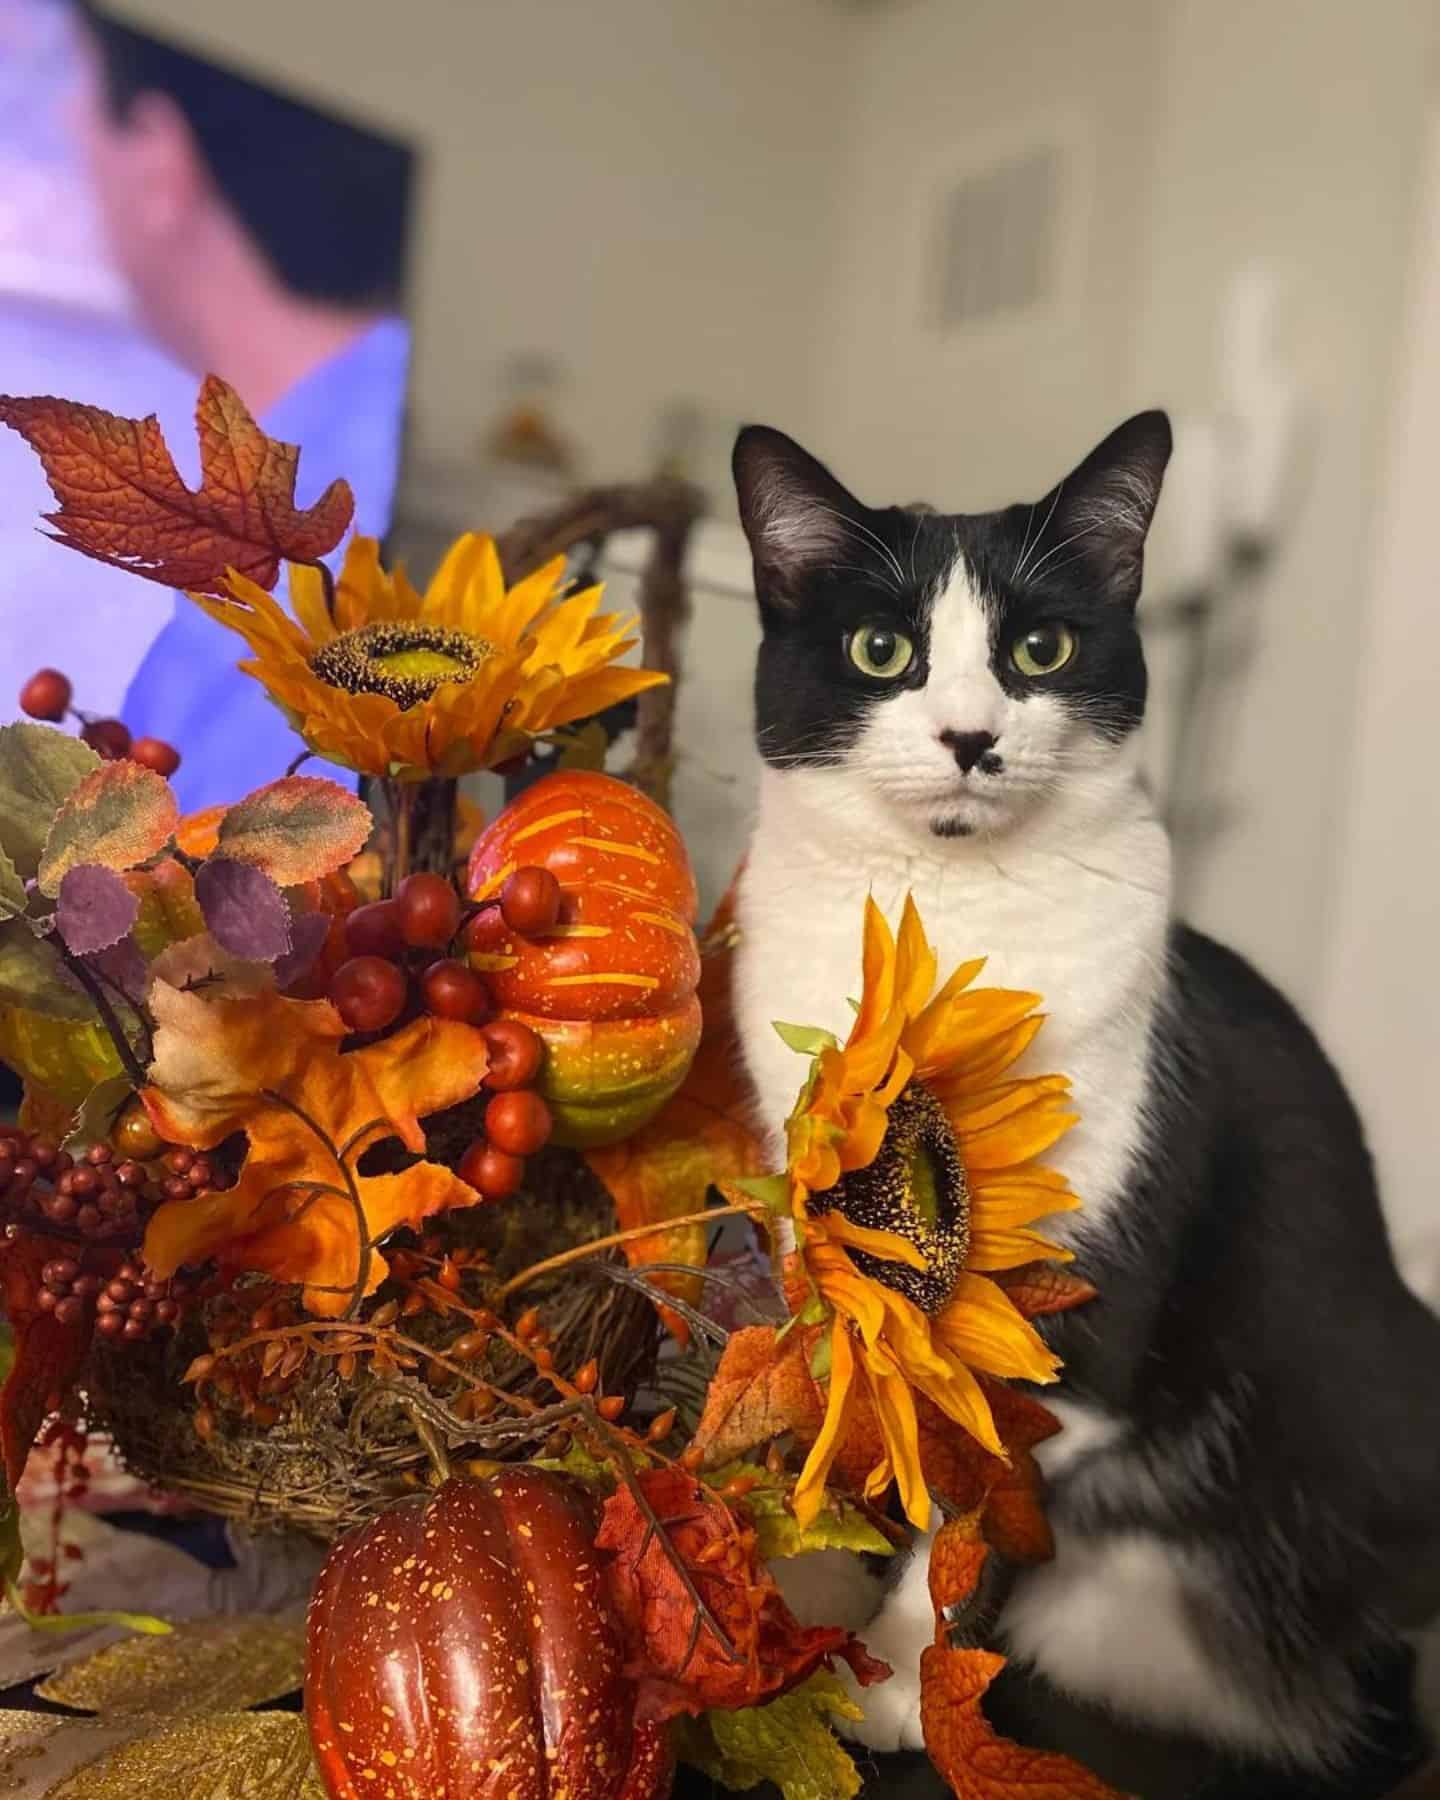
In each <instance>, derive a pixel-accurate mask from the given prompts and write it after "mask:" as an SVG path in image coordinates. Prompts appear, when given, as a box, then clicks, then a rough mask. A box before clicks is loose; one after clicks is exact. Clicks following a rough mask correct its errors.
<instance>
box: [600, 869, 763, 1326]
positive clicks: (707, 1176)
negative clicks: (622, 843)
mask: <svg viewBox="0 0 1440 1800" xmlns="http://www.w3.org/2000/svg"><path fill="white" fill-rule="evenodd" d="M733 913H734V896H733V893H731V894H727V895H726V897H725V898H724V899H723V900H722V901H721V903H720V905H719V907H718V908H717V910H716V913H715V917H714V919H713V920H712V921H711V923H710V926H709V928H708V930H707V931H706V934H705V942H706V943H707V944H716V945H718V946H720V947H719V948H717V949H716V950H715V951H714V952H713V953H712V954H707V955H706V956H705V957H704V958H703V960H702V962H701V965H700V986H699V989H698V993H699V1000H700V1009H701V1013H702V1015H703V1017H704V1021H705V1023H704V1031H703V1034H702V1036H701V1039H700V1047H699V1049H698V1050H697V1051H696V1053H695V1060H694V1061H693V1062H692V1063H691V1065H690V1071H689V1073H688V1075H687V1076H686V1077H685V1080H684V1081H683V1082H682V1083H681V1085H680V1087H679V1088H678V1089H677V1090H676V1092H675V1094H674V1095H673V1096H672V1097H671V1099H670V1100H668V1101H667V1102H666V1104H665V1105H664V1106H663V1107H662V1108H661V1109H660V1111H659V1112H658V1113H657V1114H656V1116H655V1117H654V1118H653V1119H652V1120H651V1121H650V1123H649V1124H648V1125H645V1126H642V1127H641V1129H640V1130H639V1131H637V1132H636V1133H634V1135H633V1136H631V1137H629V1138H627V1139H625V1140H624V1142H622V1143H619V1144H612V1145H607V1146H605V1147H604V1148H602V1149H595V1150H588V1151H586V1153H585V1157H586V1161H587V1162H588V1163H589V1164H590V1167H591V1169H592V1170H593V1171H594V1173H595V1174H596V1175H597V1176H598V1177H599V1179H600V1180H601V1181H602V1182H603V1183H604V1184H605V1186H606V1188H607V1189H608V1190H609V1192H610V1197H611V1198H612V1199H613V1200H614V1202H615V1214H616V1217H617V1219H618V1220H619V1222H620V1226H621V1229H622V1230H627V1231H628V1230H630V1229H631V1228H632V1227H634V1226H637V1225H648V1224H651V1223H652V1222H653V1223H655V1224H657V1225H658V1224H663V1222H664V1221H665V1220H666V1219H678V1218H683V1217H685V1216H686V1214H688V1213H692V1212H698V1211H699V1210H700V1209H701V1208H702V1207H703V1206H704V1205H705V1196H706V1194H707V1193H708V1192H709V1190H710V1188H711V1187H712V1186H713V1185H716V1184H719V1183H723V1182H726V1181H732V1180H734V1179H735V1178H737V1177H739V1176H746V1175H758V1174H761V1173H763V1172H764V1169H765V1166H766V1160H767V1159H766V1157H765V1153H764V1148H763V1145H762V1143H761V1140H760V1138H759V1136H758V1134H757V1131H756V1128H755V1125H754V1122H753V1120H752V1118H751V1114H750V1095H749V1091H748V1089H747V1088H746V1086H745V1083H744V1077H743V1075H742V1074H741V1073H740V1071H741V1069H742V1068H743V1063H742V1060H741V1057H740V1054H739V1048H738V1039H737V1035H736V1030H735V1020H734V1010H733V1007H732V1004H731V993H730V985H731V980H732V975H733V961H734V958H733V954H732V951H731V950H730V948H729V947H728V946H729V943H730V935H731V934H730V933H729V930H728V927H729V925H730V923H731V920H732V918H733ZM705 1251H706V1237H705V1227H704V1226H703V1225H688V1226H681V1227H679V1228H678V1229H677V1230H674V1231H657V1232H656V1234H655V1236H654V1237H644V1238H635V1239H632V1240H631V1241H630V1242H629V1243H627V1244H626V1245H625V1255H626V1257H627V1259H628V1260H629V1262H630V1264H631V1266H632V1267H635V1268H643V1267H644V1266H645V1265H646V1264H647V1263H652V1262H678V1263H690V1264H693V1265H694V1266H695V1267H696V1268H699V1267H701V1266H702V1265H703V1264H704V1262H705ZM655 1281H656V1284H657V1286H660V1287H666V1288H668V1289H669V1290H670V1291H671V1292H673V1293H675V1294H677V1295H679V1296H680V1297H681V1298H683V1299H686V1300H689V1301H691V1302H692V1303H693V1302H694V1301H695V1300H696V1299H697V1298H698V1292H699V1290H698V1286H697V1284H695V1283H694V1282H691V1281H689V1280H688V1279H687V1278H686V1277H685V1276H677V1275H657V1276H656V1277H655ZM667 1322H668V1323H669V1324H670V1326H671V1329H672V1330H673V1331H675V1333H676V1335H677V1336H678V1337H680V1338H681V1340H682V1341H684V1340H685V1339H687V1338H688V1335H689V1334H688V1330H687V1328H686V1327H684V1326H683V1324H681V1323H680V1322H679V1321H678V1320H677V1319H676V1318H675V1316H674V1315H669V1317H668V1320H667Z"/></svg>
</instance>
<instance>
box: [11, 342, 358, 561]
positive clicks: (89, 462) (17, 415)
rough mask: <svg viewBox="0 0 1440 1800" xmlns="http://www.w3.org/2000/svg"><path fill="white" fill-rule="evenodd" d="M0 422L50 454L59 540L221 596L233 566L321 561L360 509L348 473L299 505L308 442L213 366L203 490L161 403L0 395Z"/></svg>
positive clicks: (199, 413)
mask: <svg viewBox="0 0 1440 1800" xmlns="http://www.w3.org/2000/svg"><path fill="white" fill-rule="evenodd" d="M0 423H3V424H5V425H9V426H10V427H11V428H12V430H15V431H18V432H19V433H20V435H21V436H22V437H23V438H24V439H25V440H26V441H27V443H29V445H30V446H31V448H32V449H33V450H35V451H36V452H37V454H38V455H39V457H40V460H41V462H42V463H43V464H44V465H45V474H46V476H47V477H48V479H49V482H50V488H51V491H52V492H53V493H54V495H55V498H56V499H57V500H58V501H59V502H60V509H59V511H58V512H53V513H47V514H46V515H45V519H46V522H47V524H50V525H53V526H54V527H55V536H56V538H57V539H58V540H59V542H60V543H62V544H68V545H69V546H70V548H71V549H72V550H79V551H80V552H81V553H82V554H83V555H85V556H91V557H94V558H95V560H96V561H97V562H104V563H113V564H114V565H115V567H117V568H121V569H129V570H130V571H131V573H132V574H136V575H145V576H148V577H149V579H150V580H151V581H161V582H164V583H165V585H166V586H167V587H178V588H189V589H191V590H192V591H193V592H195V593H200V594H215V595H219V596H221V597H223V596H224V595H225V594H226V593H227V592H228V590H227V588H226V585H225V571H226V570H227V569H230V568H233V569H235V570H237V571H238V572H239V573H240V574H242V575H246V576H248V577H249V578H250V580H251V581H254V582H257V583H258V584H259V585H260V586H261V587H263V588H273V587H274V585H275V583H276V581H277V580H278V578H279V574H280V564H281V562H282V561H289V562H315V561H317V560H318V559H319V558H320V557H322V556H324V555H325V554H326V553H327V552H328V551H330V550H333V549H334V548H335V546H336V544H338V543H339V542H340V539H341V538H342V537H343V536H344V533H345V528H346V526H347V525H349V523H350V517H351V514H352V513H353V512H354V510H355V502H354V498H353V496H352V495H351V492H350V489H349V486H348V485H347V483H345V482H344V481H339V480H337V481H332V482H331V483H330V485H329V487H327V488H326V490H325V492H324V493H323V494H322V495H321V496H320V498H319V499H318V500H317V501H316V502H315V504H314V505H313V506H310V507H304V508H300V507H297V506H296V504H295V477H296V474H297V472H298V470H299V465H300V451H299V449H298V448H297V447H296V446H295V445H294V444H282V443H280V442H279V441H278V439H275V438H271V437H267V436H266V435H265V433H264V432H263V431H261V429H260V427H259V426H258V425H257V424H256V423H255V421H254V420H253V419H252V418H251V417H250V414H249V413H248V412H247V411H246V410H245V407H244V405H243V404H242V402H241V400H240V397H239V395H237V394H236V392H235V390H234V389H233V388H231V387H229V386H227V384H226V383H225V382H223V381H221V379H220V378H219V376H218V375H207V376H206V377H205V380H204V382H203V383H202V385H201V388H200V395H199V399H198V400H197V401H196V405H195V428H196V431H197V433H198V434H199V438H200V471H201V481H200V486H199V488H198V489H197V490H195V491H194V492H192V491H191V490H190V489H189V488H187V487H186V485H185V483H184V482H183V481H182V480H181V479H180V475H179V471H178V470H177V469H176V467H175V463H174V460H173V458H172V457H171V455H170V451H169V449H168V448H167V446H166V443H165V438H164V435H163V434H162V432H161V430H160V425H159V421H158V420H157V419H156V418H155V416H154V414H153V413H152V414H151V415H150V416H149V417H148V418H144V419H122V418H120V417H118V416H117V415H116V414H115V413H110V412H105V411H104V410H103V409H102V408H100V407H98V406H82V405H81V404H80V403H79V402H78V401H75V400H57V399H55V398H53V397H51V396H48V395H42V396H38V397H36V398H33V399H17V398H15V397H13V396H11V395H0Z"/></svg>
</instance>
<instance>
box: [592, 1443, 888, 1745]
mask: <svg viewBox="0 0 1440 1800" xmlns="http://www.w3.org/2000/svg"><path fill="white" fill-rule="evenodd" d="M636 1481H637V1483H638V1484H639V1487H640V1489H641V1492H642V1493H643V1496H644V1501H645V1505H644V1506H642V1505H641V1503H640V1501H639V1500H638V1499H637V1497H636V1495H635V1494H634V1493H633V1492H632V1491H631V1489H630V1488H629V1487H623V1486H622V1487H620V1488H618V1489H617V1490H616V1492H615V1493H614V1494H612V1495H611V1496H610V1498H609V1500H608V1501H607V1502H606V1504H605V1513H604V1517H603V1518H602V1520H601V1524H600V1530H599V1533H598V1534H597V1536H596V1539H595V1542H596V1543H597V1544H598V1545H599V1547H600V1548H601V1549H602V1550H608V1551H610V1552H611V1556H610V1560H609V1563H608V1565H607V1568H606V1580H607V1585H608V1588H609V1592H610V1598H611V1604H612V1605H613V1606H614V1608H615V1612H616V1615H617V1617H618V1618H619V1619H620V1622H621V1625H622V1628H623V1629H624V1631H625V1632H626V1635H627V1639H628V1643H629V1650H630V1665H631V1673H632V1674H633V1675H634V1676H635V1677H636V1679H637V1681H638V1683H639V1714H638V1716H639V1717H640V1718H641V1719H645V1720H659V1719H668V1718H673V1717H674V1716H675V1715H676V1714H677V1713H682V1712H688V1713H701V1712H707V1711H709V1710H710V1708H712V1707H723V1708H727V1709H733V1708H736V1707H743V1706H756V1705H758V1704H760V1702H762V1701H764V1700H772V1699H774V1697H775V1696H776V1695H777V1694H783V1693H785V1692H786V1691H787V1690H788V1689H790V1688H792V1687H795V1686H796V1685H797V1684H798V1683H800V1682H802V1681H804V1680H805V1679H806V1678H807V1677H808V1676H810V1675H813V1674H814V1672H815V1670H816V1669H817V1668H818V1667H819V1666H820V1665H821V1664H822V1663H828V1662H829V1661H830V1659H831V1658H832V1657H836V1656H839V1657H842V1658H843V1659H844V1660H845V1661H847V1662H848V1663H849V1664H850V1666H851V1668H852V1669H853V1670H854V1672H855V1675H856V1677H857V1679H858V1680H859V1681H861V1682H862V1683H866V1684H868V1683H869V1682H872V1681H879V1680H883V1679H884V1678H885V1677H886V1676H887V1675H888V1674H889V1673H890V1670H889V1669H888V1668H887V1667H886V1665H885V1664H884V1663H879V1662H876V1661H875V1660H874V1659H873V1658H872V1657H869V1656H867V1655H866V1654H865V1651H864V1648H863V1646H861V1645H860V1644H859V1643H858V1642H857V1641H856V1640H855V1639H854V1638H852V1637H851V1636H850V1634H849V1633H848V1632H847V1631H844V1630H842V1629H841V1628H840V1627H838V1626H815V1627H808V1626H803V1625H801V1624H800V1622H799V1621H798V1620H797V1619H796V1618H795V1616H794V1614H793V1613H792V1612H791V1611H790V1609H789V1607H788V1606H786V1604H785V1601H784V1599H783V1598H782V1596H781V1593H780V1590H779V1588H778V1587H777V1586H776V1585H775V1579H774V1577H773V1576H772V1575H771V1574H770V1572H769V1570H768V1569H766V1567H765V1566H764V1564H763V1563H762V1562H761V1561H760V1559H759V1556H758V1554H757V1551H756V1544H755V1534H754V1532H753V1531H750V1530H748V1529H747V1528H746V1527H744V1526H743V1525H742V1524H741V1523H740V1522H739V1521H738V1520H737V1519H736V1518H735V1516H734V1515H733V1514H732V1513H731V1512H730V1510H729V1508H728V1507H727V1506H726V1505H725V1504H724V1502H723V1501H721V1500H720V1499H718V1498H717V1497H716V1496H715V1495H714V1494H712V1493H710V1492H708V1491H707V1490H706V1489H705V1488H703V1487H701V1486H700V1484H699V1483H698V1482H697V1481H695V1479H694V1478H693V1477H692V1476H689V1475H686V1474H685V1473H684V1472H683V1471H681V1470H679V1469H648V1470H645V1471H644V1472H643V1473H641V1474H640V1475H638V1476H637V1477H636ZM646 1507H648V1509H649V1513H653V1515H654V1517H653V1518H651V1517H650V1516H648V1514H647V1511H646ZM682 1571H683V1572H682ZM697 1600H698V1602H699V1604H697ZM702 1607H703V1609H704V1610H702ZM707 1615H708V1616H707ZM717 1627H718V1629H717ZM722 1632H723V1634H724V1635H723V1637H722V1636H721V1635H720V1634H721V1633H722Z"/></svg>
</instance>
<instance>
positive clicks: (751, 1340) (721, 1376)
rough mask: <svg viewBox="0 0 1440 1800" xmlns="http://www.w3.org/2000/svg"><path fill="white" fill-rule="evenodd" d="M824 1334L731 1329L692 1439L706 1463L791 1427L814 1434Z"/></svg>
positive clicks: (820, 1405)
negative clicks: (817, 1353) (815, 1364)
mask: <svg viewBox="0 0 1440 1800" xmlns="http://www.w3.org/2000/svg"><path fill="white" fill-rule="evenodd" d="M821 1335H822V1333H821V1331H820V1329H819V1328H817V1327H813V1326H801V1327H799V1328H798V1329H796V1330H792V1331H788V1332H786V1333H785V1335H784V1336H783V1337H781V1336H780V1334H779V1333H778V1332H777V1330H776V1328H775V1327H774V1326H773V1325H749V1326H746V1327H745V1329H744V1330H742V1331H737V1332H734V1333H732V1335H731V1337H730V1341H729V1342H728V1343H727V1344H726V1346H725V1351H724V1354H723V1355H722V1356H721V1358H720V1363H719V1367H718V1368H717V1369H716V1371H715V1374H714V1377H713V1378H712V1380H711V1382H710V1387H709V1390H708V1391H707V1393H706V1396H705V1411H704V1413H703V1415H702V1416H701V1419H700V1424H699V1426H698V1427H697V1429H696V1432H695V1436H694V1438H693V1440H692V1442H693V1444H694V1445H695V1446H697V1447H698V1448H699V1449H701V1450H703V1451H704V1453H705V1461H706V1463H707V1464H709V1465H712V1466H713V1465H717V1464H720V1463H727V1462H732V1461H733V1460H734V1459H735V1458H736V1457H737V1456H743V1455H745V1453H746V1452H747V1451H750V1450H753V1449H754V1448H755V1447H756V1445H757V1444H768V1443H769V1442H770V1440H771V1438H776V1437H781V1436H783V1435H784V1434H785V1433H786V1432H787V1431H793V1432H794V1433H795V1435H796V1436H797V1437H798V1438H800V1439H801V1440H802V1441H803V1442H809V1441H810V1440H812V1439H813V1438H814V1437H815V1435H816V1433H817V1432H818V1431H819V1429H820V1425H821V1422H822V1421H823V1419H824V1417H825V1401H824V1397H823V1395H822V1394H821V1392H820V1390H819V1388H818V1387H817V1386H816V1384H815V1378H814V1376H813V1375H812V1374H811V1371H810V1357H811V1353H812V1352H813V1350H814V1348H815V1345H816V1343H817V1341H818V1340H819V1338H820V1337H821ZM856 1485H861V1484H856Z"/></svg>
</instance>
